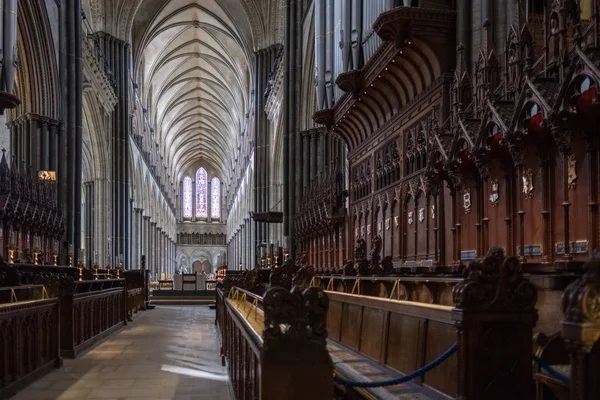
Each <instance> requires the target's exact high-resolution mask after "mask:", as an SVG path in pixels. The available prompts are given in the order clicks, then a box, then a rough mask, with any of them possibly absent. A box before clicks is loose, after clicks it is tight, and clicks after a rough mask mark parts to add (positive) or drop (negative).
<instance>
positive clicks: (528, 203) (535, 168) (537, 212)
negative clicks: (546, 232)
mask: <svg viewBox="0 0 600 400" xmlns="http://www.w3.org/2000/svg"><path fill="white" fill-rule="evenodd" d="M525 164H526V165H525V167H524V169H523V170H524V171H527V170H528V169H530V170H531V173H532V174H533V175H532V178H533V179H532V181H533V192H532V193H533V197H532V198H529V199H526V198H525V195H524V194H523V175H522V176H520V177H519V181H520V184H519V191H518V193H517V196H520V197H522V203H523V211H525V216H524V217H523V224H524V226H523V230H524V232H525V235H524V242H525V246H528V245H543V217H542V196H543V191H542V182H543V179H542V173H543V170H542V168H541V167H540V161H539V158H538V157H531V158H529V159H527V160H526V163H525ZM524 175H525V176H526V177H527V178H528V177H529V175H528V174H524ZM517 243H519V242H517ZM542 247H543V246H542ZM520 251H521V254H523V249H520ZM547 252H548V249H545V248H542V253H543V254H546V253H547ZM525 258H526V259H527V261H528V262H539V261H541V256H533V255H527V256H526V257H525Z"/></svg>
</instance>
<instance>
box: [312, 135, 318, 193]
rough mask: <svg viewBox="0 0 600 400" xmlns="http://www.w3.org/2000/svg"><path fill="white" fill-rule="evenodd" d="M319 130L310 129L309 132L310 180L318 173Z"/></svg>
mask: <svg viewBox="0 0 600 400" xmlns="http://www.w3.org/2000/svg"><path fill="white" fill-rule="evenodd" d="M318 150H319V130H318V129H312V130H311V134H310V180H311V181H313V180H315V179H316V178H317V176H318V175H319V172H318V171H319V170H318V168H319V164H318V159H319V153H318Z"/></svg>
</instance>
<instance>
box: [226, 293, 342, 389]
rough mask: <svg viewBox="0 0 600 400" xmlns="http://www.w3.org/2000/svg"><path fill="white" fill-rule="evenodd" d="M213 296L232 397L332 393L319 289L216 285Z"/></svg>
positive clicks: (324, 304) (322, 298) (324, 301)
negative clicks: (255, 290)
mask: <svg viewBox="0 0 600 400" xmlns="http://www.w3.org/2000/svg"><path fill="white" fill-rule="evenodd" d="M233 293H235V295H234V296H230V297H231V298H228V295H232V294H233ZM216 296H217V300H216V306H217V323H218V325H219V329H220V332H221V343H222V349H221V351H222V355H223V358H224V360H227V366H228V371H229V376H230V378H231V381H232V386H233V389H234V392H235V396H236V399H238V400H246V399H248V400H250V399H260V400H279V399H286V400H306V399H312V400H331V399H332V398H333V382H332V378H331V377H332V371H333V370H332V364H331V359H330V357H329V355H328V353H327V349H326V346H325V339H326V331H325V316H326V313H327V297H326V296H324V295H323V292H322V291H321V290H319V289H316V288H311V289H307V290H306V291H305V292H304V293H300V292H296V293H294V294H292V293H290V292H289V291H288V290H286V289H283V288H280V287H273V288H270V289H269V290H268V291H267V292H266V293H265V296H264V298H263V297H261V296H258V295H255V294H253V293H251V292H249V291H244V290H242V289H237V288H229V287H228V288H226V289H225V288H224V287H223V285H219V287H218V288H217V290H216ZM263 310H264V312H263Z"/></svg>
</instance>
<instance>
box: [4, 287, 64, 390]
mask: <svg viewBox="0 0 600 400" xmlns="http://www.w3.org/2000/svg"><path fill="white" fill-rule="evenodd" d="M58 343H59V305H58V299H56V298H54V299H44V300H26V301H20V302H16V303H13V304H10V303H8V304H2V305H0V399H6V398H10V397H11V396H12V395H14V394H15V393H17V392H18V391H19V390H21V389H23V388H24V387H26V386H27V385H29V384H30V383H32V382H34V381H36V380H38V379H39V378H40V377H41V376H43V375H45V374H47V373H48V372H50V371H51V370H52V369H53V368H58V367H60V357H59V346H58Z"/></svg>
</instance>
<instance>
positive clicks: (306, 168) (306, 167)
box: [302, 130, 311, 190]
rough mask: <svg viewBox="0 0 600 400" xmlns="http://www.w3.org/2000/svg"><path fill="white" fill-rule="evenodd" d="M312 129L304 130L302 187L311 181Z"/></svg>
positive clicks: (305, 186) (304, 187)
mask: <svg viewBox="0 0 600 400" xmlns="http://www.w3.org/2000/svg"><path fill="white" fill-rule="evenodd" d="M310 136H311V135H310V130H308V131H304V132H302V167H303V171H302V188H303V189H304V190H306V188H307V187H308V183H309V182H310Z"/></svg>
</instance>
